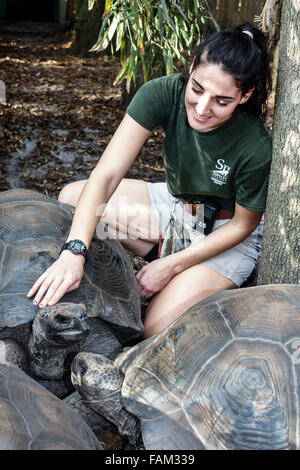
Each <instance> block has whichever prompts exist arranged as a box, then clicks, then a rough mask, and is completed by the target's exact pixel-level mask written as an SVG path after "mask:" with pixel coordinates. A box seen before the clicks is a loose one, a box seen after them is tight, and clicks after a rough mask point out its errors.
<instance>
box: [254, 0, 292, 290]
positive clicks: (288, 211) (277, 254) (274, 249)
mask: <svg viewBox="0 0 300 470" xmlns="http://www.w3.org/2000/svg"><path fill="white" fill-rule="evenodd" d="M299 38H300V6H299V2H298V0H284V1H283V7H282V17H281V32H280V49H279V64H278V76H277V87H276V99H275V113H274V123H273V160H272V165H271V173H270V182H269V190H268V198H267V207H266V213H265V225H264V234H263V244H262V252H261V258H260V262H259V267H258V281H257V284H276V283H287V284H293V283H298V282H299V240H300V236H299V228H300V224H299V220H300V214H299V147H300V142H299V130H300V126H299V121H300V120H299V117H300V116H299V103H300V79H299V77H300V61H299V56H300V46H299V43H300V39H299Z"/></svg>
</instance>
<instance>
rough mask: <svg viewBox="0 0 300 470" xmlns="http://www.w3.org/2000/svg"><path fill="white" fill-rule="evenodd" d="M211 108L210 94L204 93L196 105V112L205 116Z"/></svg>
mask: <svg viewBox="0 0 300 470" xmlns="http://www.w3.org/2000/svg"><path fill="white" fill-rule="evenodd" d="M209 106H210V97H209V95H208V94H206V93H204V94H203V95H201V96H199V98H198V103H197V105H196V111H197V113H198V114H200V115H204V114H205V113H206V112H207V111H208V110H209Z"/></svg>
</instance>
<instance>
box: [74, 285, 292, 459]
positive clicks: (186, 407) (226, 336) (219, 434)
mask: <svg viewBox="0 0 300 470" xmlns="http://www.w3.org/2000/svg"><path fill="white" fill-rule="evenodd" d="M299 347H300V286H298V285H284V284H282V285H280V284H277V285H266V286H258V287H248V288H243V289H237V290H230V291H222V292H219V293H218V294H215V295H213V296H211V297H209V298H207V299H206V300H205V301H202V302H200V303H199V304H197V305H195V306H194V307H192V308H190V309H189V310H188V311H187V312H185V314H183V315H182V316H181V317H180V318H178V319H177V320H176V321H175V322H174V323H173V324H172V325H170V326H169V327H167V328H166V329H165V330H164V331H162V332H161V333H160V334H158V335H157V336H155V337H153V338H148V339H147V340H145V341H142V342H140V343H139V344H137V345H136V346H134V347H132V348H127V349H125V350H124V351H123V352H122V353H121V354H120V355H119V356H118V357H117V358H116V359H115V361H114V362H113V361H111V360H108V359H107V358H105V357H103V356H99V355H97V354H89V353H79V354H78V355H77V356H76V357H75V359H74V360H73V363H72V373H71V378H72V381H73V383H74V385H75V387H76V389H77V390H78V392H79V393H80V394H81V395H82V397H83V399H84V401H85V402H86V403H87V402H88V401H89V402H90V406H91V407H92V408H93V410H95V411H96V412H98V413H101V414H102V415H103V416H106V417H107V419H110V420H111V421H113V422H115V423H116V424H117V425H119V430H120V432H121V433H124V430H125V433H126V434H128V433H130V434H131V441H132V442H134V441H137V439H138V433H139V427H138V426H139V423H140V424H141V431H142V437H143V441H144V445H145V447H146V449H148V450H153V449H155V450H174V449H181V450H195V449H199V450H200V449H244V450H246V449H298V450H299V449H300V433H299V428H300V411H299V410H300V349H298V348H299ZM112 398H113V402H112ZM126 413H127V419H125V414H126ZM137 418H138V419H137Z"/></svg>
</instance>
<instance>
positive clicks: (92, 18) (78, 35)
mask: <svg viewBox="0 0 300 470" xmlns="http://www.w3.org/2000/svg"><path fill="white" fill-rule="evenodd" d="M104 4H105V2H104V0H98V1H97V2H95V4H94V7H93V9H92V10H90V11H89V10H88V0H83V2H82V5H81V8H80V11H79V13H78V23H77V25H76V29H75V39H74V41H73V44H72V45H71V47H70V54H72V55H77V56H79V57H88V56H90V55H91V54H95V53H91V52H89V50H90V49H91V47H92V46H93V45H94V44H95V43H96V41H97V39H98V36H99V31H100V27H101V23H102V15H103V12H104Z"/></svg>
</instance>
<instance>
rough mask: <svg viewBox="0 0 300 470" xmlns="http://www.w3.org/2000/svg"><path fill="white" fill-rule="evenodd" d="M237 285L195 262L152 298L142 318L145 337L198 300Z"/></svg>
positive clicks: (164, 326) (159, 329)
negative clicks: (143, 319) (143, 318)
mask: <svg viewBox="0 0 300 470" xmlns="http://www.w3.org/2000/svg"><path fill="white" fill-rule="evenodd" d="M236 287H237V286H236V284H234V282H232V281H231V280H230V279H227V278H226V277H224V276H222V275H221V274H219V273H217V272H216V271H214V270H213V269H211V268H209V267H207V266H204V265H202V264H198V265H195V266H192V267H191V268H188V269H186V270H185V271H182V272H181V273H180V274H177V275H176V276H175V277H173V279H171V281H170V282H169V283H168V284H167V285H166V287H165V288H164V289H163V290H162V291H161V292H159V293H158V294H156V296H155V297H153V299H152V300H151V302H150V304H149V307H148V309H147V311H146V315H145V321H144V338H148V337H150V336H153V335H156V334H158V333H160V332H161V331H162V330H163V329H164V328H166V327H167V326H168V325H170V324H171V323H172V322H173V321H174V320H176V318H178V317H179V316H180V315H182V314H183V313H184V312H185V311H186V310H187V309H188V308H190V307H192V306H193V305H195V304H196V303H197V302H200V300H203V299H205V298H206V297H209V296H210V295H212V294H214V293H216V292H218V291H220V290H224V289H233V288H236Z"/></svg>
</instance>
